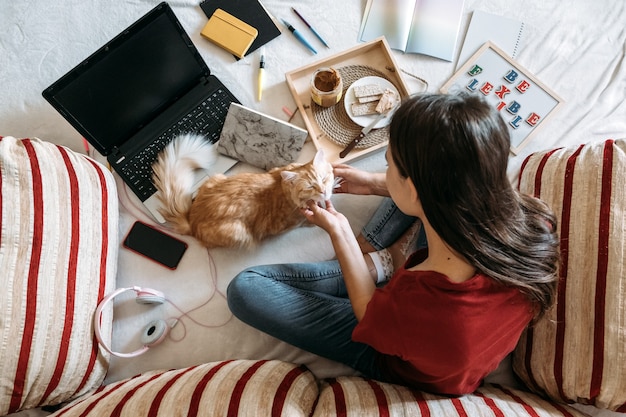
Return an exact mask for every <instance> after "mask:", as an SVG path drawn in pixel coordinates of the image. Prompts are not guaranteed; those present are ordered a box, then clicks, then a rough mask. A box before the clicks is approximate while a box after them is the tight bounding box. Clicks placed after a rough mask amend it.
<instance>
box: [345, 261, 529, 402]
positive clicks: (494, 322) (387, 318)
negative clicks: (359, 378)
mask: <svg viewBox="0 0 626 417" xmlns="http://www.w3.org/2000/svg"><path fill="white" fill-rule="evenodd" d="M427 254H428V252H427V250H422V251H419V252H417V253H415V254H414V255H412V256H411V257H410V258H409V259H408V260H407V262H406V264H405V265H404V267H403V268H401V269H400V270H398V271H396V273H395V275H394V276H393V278H392V279H391V280H390V281H389V283H388V284H387V285H386V286H384V287H383V288H379V289H377V290H376V291H375V293H374V296H373V297H372V299H371V300H370V302H369V304H368V305H367V310H366V312H365V315H364V316H363V318H362V320H361V321H360V322H359V323H358V325H357V326H356V328H355V329H354V332H353V333H352V339H353V340H354V341H356V342H361V343H365V344H367V345H370V346H371V347H373V348H374V349H376V350H377V351H378V352H380V353H381V355H380V357H379V364H380V366H381V369H382V370H383V373H384V374H385V376H386V377H387V379H388V380H389V381H391V382H395V383H398V384H403V385H407V386H410V387H413V388H417V389H420V390H424V391H428V392H433V393H439V394H446V395H463V394H467V393H470V392H473V391H474V390H476V388H478V386H479V385H480V384H481V382H482V380H483V378H484V377H485V376H487V374H489V373H490V372H491V371H493V370H495V369H496V368H497V366H498V364H499V363H500V362H501V361H502V359H504V358H505V357H506V355H508V354H509V353H510V352H511V351H512V350H513V349H514V348H515V345H516V344H517V342H518V340H519V337H520V335H521V333H522V331H523V330H524V328H525V327H526V326H527V325H528V323H529V322H530V320H531V319H532V317H533V313H532V304H531V302H530V300H529V299H528V298H527V297H526V296H525V295H523V294H522V293H521V292H520V291H519V290H518V289H516V288H513V287H508V286H504V285H501V284H499V283H497V282H496V281H494V280H493V279H491V278H489V277H487V276H485V275H482V274H476V275H474V276H473V277H472V278H470V279H469V280H467V281H465V282H462V283H454V282H452V281H450V280H449V279H448V277H446V276H445V275H443V274H440V273H438V272H434V271H409V270H407V268H410V267H412V266H414V265H417V264H419V263H420V262H422V261H423V260H424V259H425V258H426V256H427Z"/></svg>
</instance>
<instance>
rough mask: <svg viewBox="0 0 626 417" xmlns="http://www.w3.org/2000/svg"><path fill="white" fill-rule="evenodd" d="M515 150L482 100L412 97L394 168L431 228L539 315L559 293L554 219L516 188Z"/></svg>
mask: <svg viewBox="0 0 626 417" xmlns="http://www.w3.org/2000/svg"><path fill="white" fill-rule="evenodd" d="M510 145H511V144H510V136H509V131H508V128H507V125H506V123H505V121H504V120H503V119H502V117H501V116H500V114H499V113H498V112H497V110H496V109H495V108H494V106H492V105H491V104H489V103H487V102H486V101H485V100H484V99H482V98H481V97H480V96H477V95H470V94H460V95H448V94H432V95H419V96H414V97H411V98H410V99H408V100H407V101H406V102H404V103H403V104H402V106H401V107H400V108H399V109H398V110H397V111H396V113H395V114H394V116H393V120H392V122H391V126H390V141H389V147H390V151H391V155H392V157H393V161H394V163H395V164H396V165H397V166H398V169H399V172H400V174H401V175H402V176H403V177H405V178H406V177H409V178H410V179H411V180H412V181H413V184H414V185H415V187H416V190H417V193H418V196H419V198H420V201H421V204H422V207H423V210H424V214H425V215H426V217H427V219H428V221H429V222H430V224H431V226H432V227H433V229H434V230H435V231H436V232H437V233H438V234H439V236H440V237H441V238H442V239H443V240H444V241H445V242H446V243H447V244H448V245H449V246H450V247H451V248H452V249H454V250H456V251H457V252H459V253H460V254H461V255H463V256H464V257H465V258H466V259H467V260H468V261H469V262H470V263H471V264H472V265H473V266H474V267H475V268H476V269H478V270H479V271H481V272H482V273H484V274H486V275H488V276H490V277H492V278H493V279H495V280H497V281H499V282H501V283H503V284H505V285H512V286H516V287H518V288H520V290H521V291H522V292H523V293H525V294H526V295H527V296H528V297H529V298H530V299H531V300H532V301H533V302H534V304H535V305H536V307H537V316H541V315H543V313H544V312H545V311H546V310H547V309H548V308H549V307H550V306H551V305H552V304H553V302H554V297H555V291H556V283H557V276H556V269H557V264H558V260H559V252H558V236H557V233H556V219H555V216H554V214H553V213H552V212H551V210H550V209H549V208H548V207H547V205H546V204H544V203H543V202H542V201H540V200H538V199H536V198H534V197H531V196H526V195H521V194H519V193H518V192H517V191H516V190H515V189H514V188H513V186H512V185H511V183H510V181H509V180H508V177H507V164H508V156H509V149H510Z"/></svg>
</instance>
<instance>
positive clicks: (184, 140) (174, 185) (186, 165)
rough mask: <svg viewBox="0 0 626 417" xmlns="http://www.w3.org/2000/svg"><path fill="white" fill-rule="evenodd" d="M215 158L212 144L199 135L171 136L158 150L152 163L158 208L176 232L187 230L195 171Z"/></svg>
mask: <svg viewBox="0 0 626 417" xmlns="http://www.w3.org/2000/svg"><path fill="white" fill-rule="evenodd" d="M216 158H217V152H216V150H215V146H214V145H213V144H211V143H210V142H208V141H207V139H206V138H205V137H203V136H200V135H195V134H184V135H181V136H178V137H176V138H174V139H173V140H172V141H171V142H170V143H169V144H168V145H167V146H166V147H165V149H163V151H161V153H160V154H159V157H158V158H157V160H156V162H155V163H154V165H153V166H152V169H153V171H154V176H153V179H154V185H155V186H156V188H157V190H158V191H159V196H158V197H159V200H160V201H161V208H160V209H159V212H160V213H161V215H162V216H163V217H164V218H165V220H167V221H168V222H170V223H172V224H173V225H174V227H175V229H176V230H177V231H178V232H179V233H183V234H189V233H190V232H191V228H190V225H189V218H188V213H189V209H190V208H191V202H192V197H193V195H192V194H193V191H194V190H193V186H194V183H195V180H196V176H195V173H196V171H197V170H199V169H208V168H210V167H211V165H213V163H214V162H215V160H216Z"/></svg>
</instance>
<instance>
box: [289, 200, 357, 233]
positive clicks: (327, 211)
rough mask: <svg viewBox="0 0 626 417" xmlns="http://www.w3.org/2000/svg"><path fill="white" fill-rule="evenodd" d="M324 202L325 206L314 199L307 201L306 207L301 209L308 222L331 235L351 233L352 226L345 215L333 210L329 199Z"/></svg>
mask: <svg viewBox="0 0 626 417" xmlns="http://www.w3.org/2000/svg"><path fill="white" fill-rule="evenodd" d="M325 203H326V208H322V207H320V206H318V205H317V204H316V203H315V202H314V201H309V203H308V207H307V208H303V209H301V210H302V214H303V215H304V217H306V219H307V220H308V221H309V222H310V223H312V224H314V225H316V226H318V227H321V228H322V229H324V230H325V231H326V233H328V234H329V235H331V237H332V235H333V234H336V233H343V232H346V231H348V232H349V233H352V228H351V227H350V223H349V222H348V219H347V218H346V216H344V215H343V214H341V213H339V212H338V211H337V210H335V207H334V206H333V203H332V202H331V201H330V200H326V202H325Z"/></svg>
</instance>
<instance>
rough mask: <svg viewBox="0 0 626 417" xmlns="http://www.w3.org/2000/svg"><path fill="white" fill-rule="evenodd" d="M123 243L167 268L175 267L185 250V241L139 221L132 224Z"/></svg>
mask: <svg viewBox="0 0 626 417" xmlns="http://www.w3.org/2000/svg"><path fill="white" fill-rule="evenodd" d="M123 244H124V247H125V248H128V249H130V250H132V251H133V252H136V253H138V254H140V255H143V256H145V257H147V258H149V259H152V260H153V261H156V262H158V263H160V264H161V265H163V266H165V267H167V268H169V269H176V267H177V266H178V263H179V262H180V259H181V258H182V257H183V254H184V253H185V251H186V250H187V243H185V242H183V241H182V240H180V239H177V238H175V237H173V236H170V235H168V234H167V233H163V232H161V231H160V230H158V229H155V228H154V227H152V226H149V225H147V224H145V223H142V222H140V221H137V222H135V223H134V224H133V227H131V229H130V231H129V232H128V234H127V235H126V238H125V239H124V242H123Z"/></svg>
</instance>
